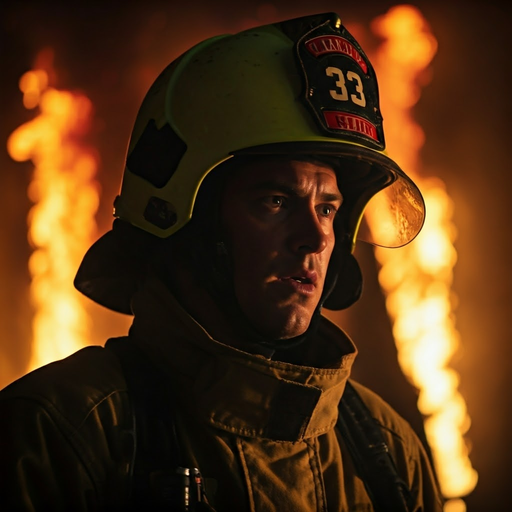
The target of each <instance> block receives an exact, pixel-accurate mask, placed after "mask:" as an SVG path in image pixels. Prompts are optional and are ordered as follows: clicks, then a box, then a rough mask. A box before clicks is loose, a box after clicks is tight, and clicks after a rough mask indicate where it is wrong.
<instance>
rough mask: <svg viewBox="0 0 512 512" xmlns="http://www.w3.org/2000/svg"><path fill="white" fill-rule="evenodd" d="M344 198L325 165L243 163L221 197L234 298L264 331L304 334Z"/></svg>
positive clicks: (320, 287)
mask: <svg viewBox="0 0 512 512" xmlns="http://www.w3.org/2000/svg"><path fill="white" fill-rule="evenodd" d="M341 203H342V196H341V193H340V191H339V189H338V185H337V181H336V174H335V173H334V171H333V169H332V168H331V167H329V166H328V165H326V164H323V163H313V162H309V161H297V160H272V161H265V162H261V161H259V162H254V163H250V164H244V166H243V168H239V169H237V170H236V171H235V173H234V175H233V176H232V177H231V178H230V179H229V181H228V183H227V186H226V189H225V193H224V197H223V203H222V220H223V226H224V230H225V237H226V244H227V246H228V251H229V252H230V254H231V256H232V260H233V266H234V287H235V294H236V298H237V300H238V302H239V304H240V306H241V308H242V311H243V313H244V314H245V315H246V317H247V318H248V319H249V321H250V322H251V324H252V325H253V326H254V327H255V328H256V329H257V330H259V331H260V332H261V333H262V334H265V335H267V336H270V337H272V338H273V339H288V338H292V337H295V336H299V335H301V334H303V333H304V332H305V331H306V330H307V328H308V326H309V324H310V321H311V318H312V315H313V313H314V311H315V309H316V307H317V305H318V302H319V300H320V297H321V295H322V291H323V288H324V283H325V277H326V273H327V267H328V265H329V260H330V258H331V254H332V251H333V248H334V241H335V240H334V228H333V221H334V216H335V214H336V211H337V210H338V209H339V207H340V206H341Z"/></svg>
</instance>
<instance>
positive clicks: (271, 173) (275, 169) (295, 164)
mask: <svg viewBox="0 0 512 512" xmlns="http://www.w3.org/2000/svg"><path fill="white" fill-rule="evenodd" d="M280 185H282V186H286V187H290V188H292V189H294V190H297V192H300V191H304V192H308V191H313V190H314V191H321V192H329V193H338V194H339V189H338V184H337V178H336V173H335V171H334V169H333V168H332V167H331V166H330V165H329V164H328V163H324V162H320V161H316V160H310V159H308V160H298V159H294V158H276V159H262V160H255V161H248V162H244V163H241V164H240V165H237V166H235V167H234V170H233V172H232V174H231V175H230V177H229V178H228V180H227V183H226V189H227V190H229V191H231V192H233V191H235V190H236V191H239V192H242V191H244V190H245V191H250V190H254V189H259V188H261V189H264V188H272V187H273V186H280Z"/></svg>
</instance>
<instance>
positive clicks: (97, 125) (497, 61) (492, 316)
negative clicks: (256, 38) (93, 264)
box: [0, 0, 512, 512]
mask: <svg viewBox="0 0 512 512" xmlns="http://www.w3.org/2000/svg"><path fill="white" fill-rule="evenodd" d="M409 4H410V5H416V6H418V7H419V8H420V10H421V12H422V14H423V15H424V17H425V18H426V19H427V20H428V22H429V24H430V27H431V30H432V32H433V34H434V36H435V38H436V39H437V41H438V44H439V48H438V51H437V54H436V56H435V58H434V60H433V63H432V65H431V69H432V79H431V81H430V83H429V84H428V85H427V86H425V88H424V89H423V91H422V96H421V99H420V101H419V102H418V104H417V105H416V107H415V109H414V115H415V118H416V120H417V121H418V122H419V123H420V124H421V125H422V127H423V129H424V131H425V133H426V141H425V145H424V146H423V149H422V153H421V157H422V165H423V168H424V169H425V170H426V171H425V172H428V173H434V174H435V175H437V176H439V177H440V178H441V179H442V180H443V181H444V182H445V184H446V188H447V191H448V193H449V195H450V196H451V198H452V199H453V201H454V205H455V211H454V223H455V225H456V227H457V232H458V235H457V239H456V249H457V252H458V260H457V265H456V267H455V275H454V284H453V291H454V293H455V295H456V296H457V297H458V307H457V310H456V326H457V329H458V331H459V333H460V337H461V349H460V350H459V351H458V352H457V354H456V356H455V357H454V359H453V361H452V366H453V367H454V368H455V369H456V370H457V371H458V372H459V374H460V378H461V382H460V385H459V390H460V392H461V393H462V395H463V397H464V398H465V400H466V403H467V407H468V412H469V415H470V417H471V419H472V425H471V428H470V430H469V432H468V434H467V440H468V442H469V443H470V444H471V446H472V450H471V454H470V458H471V462H472V465H473V467H474V468H475V469H476V470H477V472H478V473H479V483H478V485H477V487H476V489H475V490H474V491H473V493H472V494H471V495H470V496H468V497H467V498H466V503H467V506H468V510H469V511H470V512H489V511H492V512H494V511H496V512H499V511H503V510H508V508H509V505H508V503H507V501H508V500H507V498H508V494H509V493H508V492H507V491H508V487H507V486H508V485H509V480H510V477H511V476H512V471H511V469H510V458H511V456H512V450H511V446H512V443H511V441H510V435H511V429H512V413H511V412H510V404H511V400H510V391H509V388H510V382H511V381H510V374H511V370H512V358H511V355H512V349H511V346H510V339H511V337H512V335H511V330H510V326H509V324H510V317H511V314H512V311H511V304H512V294H511V278H512V270H511V268H510V261H511V259H510V252H511V248H512V247H511V246H512V241H511V236H510V231H511V230H510V221H511V220H512V219H511V207H510V196H511V184H512V178H511V176H510V173H511V165H510V163H509V151H510V146H511V144H512V141H511V134H510V119H511V117H512V102H511V99H510V89H511V85H510V84H511V78H512V72H511V66H512V58H511V51H512V36H511V32H512V29H511V26H512V16H511V15H512V8H511V7H510V5H509V6H506V5H503V6H501V5H499V4H500V3H498V2H483V1H482V2H460V1H457V2H443V1H436V0H432V1H420V2H409ZM392 5H396V3H394V2H384V1H381V2H378V1H371V2H354V3H352V4H349V3H345V2H335V1H322V0H318V1H316V2H314V3H312V2H311V1H307V2H306V1H303V0H295V1H293V2H292V1H286V2H285V1H282V2H269V3H264V2H257V1H246V2H240V5H238V4H231V3H230V2H227V1H218V2H211V3H209V2H206V1H204V2H197V1H196V2H193V1H191V2H184V3H183V4H182V5H181V4H180V5H179V6H178V5H176V4H175V3H174V2H156V1H151V0H148V1H145V2H131V3H130V2H122V3H120V2H105V3H99V2H98V3H96V2H88V3H80V2H74V3H67V4H66V3H56V2H16V3H14V2H2V5H1V7H0V31H1V34H0V35H1V40H0V44H1V46H0V58H1V67H0V73H1V80H0V87H1V91H0V116H1V117H0V214H1V224H0V247H1V249H0V279H1V280H0V387H1V386H3V385H6V384H7V383H9V382H10V381H12V380H13V379H15V378H17V377H19V376H20V375H22V374H23V373H24V372H25V371H26V364H27V361H28V358H29V355H30V339H31V338H30V337H31V328H30V319H31V314H32V310H31V306H30V303H29V300H28V287H29V283H30V277H29V274H28V270H27V260H28V257H29V255H30V252H31V248H30V246H29V244H28V242H27V236H26V231H27V221H26V218H27V213H28V210H29V209H30V206H31V203H30V201H29V199H28V198H27V195H26V189H27V186H28V184H29V182H30V179H31V172H32V164H31V163H30V162H24V163H16V162H13V161H12V159H10V157H9V156H8V155H7V151H6V146H5V141H6V140H7V138H8V136H9V134H10V133H11V132H12V131H13V130H14V129H15V128H16V127H18V126H19V125H20V124H22V123H23V122H25V121H28V120H29V119H32V118H33V117H34V112H33V111H27V110H25V109H24V108H23V106H22V103H21V94H20V92H19V89H18V80H19V78H20V76H21V75H22V74H23V73H24V72H25V71H28V70H29V69H31V67H32V64H33V62H34V59H35V57H36V55H37V54H38V52H39V51H40V50H41V49H43V48H45V47H51V48H53V49H54V51H55V62H54V67H55V70H56V76H57V77H58V78H57V83H55V84H54V85H56V86H57V87H59V88H63V89H71V90H79V91H83V92H84V93H85V94H86V95H87V96H88V97H89V98H90V99H91V100H92V102H93V104H94V108H95V116H94V123H93V126H92V131H91V133H90V135H89V139H88V141H87V142H88V143H89V144H91V146H92V147H94V148H96V151H97V154H98V159H99V163H100V167H99V171H98V176H97V179H98V180H99V182H100V183H101V187H102V189H101V190H102V192H101V193H102V195H101V201H102V202H101V206H100V211H99V212H98V216H97V221H98V225H99V233H98V234H101V233H102V232H104V231H106V230H107V229H109V227H110V225H111V220H112V219H111V211H112V209H111V207H112V200H113V198H114V196H115V195H116V193H117V190H118V186H119V183H120V179H121V175H122V169H123V159H124V154H125V149H126V144H127V139H128V137H129V135H130V131H131V127H132V123H133V120H134V117H135V115H136V111H137V109H138V106H139V104H140V101H141V100H142V97H143V95H144V93H145V91H146V89H147V87H148V86H149V85H150V83H151V81H152V80H153V79H154V78H155V76H156V74H157V73H158V72H159V71H160V70H161V69H162V68H163V67H164V66H165V65H166V64H167V63H168V62H170V61H171V60H172V59H173V58H174V57H176V56H177V55H179V54H180V53H182V52H183V51H184V50H186V49H187V48H188V47H190V46H191V45H192V44H194V43H195V42H198V41H199V40H201V39H204V38H206V37H209V36H213V35H217V34H219V33H225V32H234V31H237V30H240V29H243V28H246V27H247V26H249V25H251V24H252V25H254V24H261V23H267V22H273V21H277V20H279V19H284V18H289V17H294V16H300V15H305V14H311V13H313V12H321V11H335V12H338V13H339V14H340V15H341V17H342V19H343V20H344V21H345V23H359V24H361V25H362V26H368V25H369V23H370V21H371V20H372V19H374V18H375V17H376V16H378V15H380V14H384V13H385V12H386V11H387V10H388V8H389V7H391V6H392ZM357 254H358V258H359V259H360V262H361V264H362V266H363V268H364V272H365V278H366V281H365V292H364V295H363V298H362V299H361V301H360V302H359V303H358V304H356V305H355V306H354V307H353V308H352V309H351V310H350V311H349V312H346V313H343V314H342V315H339V316H338V317H336V320H337V321H338V322H339V323H340V324H341V325H343V326H344V327H345V328H346V329H347V330H348V332H349V333H350V334H351V336H352V337H353V338H354V339H355V341H356V343H357V345H358V347H359V349H360V357H359V359H358V362H357V364H356V368H355V376H356V377H357V378H358V379H359V380H360V381H362V382H363V383H366V384H368V385H369V386H370V387H372V388H374V389H377V390H378V391H379V392H380V393H381V394H382V395H383V396H384V397H385V398H386V399H387V400H388V401H389V402H391V403H392V405H394V406H395V407H396V408H397V409H398V410H399V412H401V413H402V414H403V415H404V416H405V417H406V418H407V419H408V420H409V421H410V422H411V423H412V424H413V426H414V427H415V429H416V430H417V431H418V433H419V434H420V435H422V427H421V418H419V414H418V413H417V411H416V410H415V406H414V403H415V391H414V390H413V389H412V387H411V386H410V385H409V384H408V383H407V381H406V380H405V378H404V377H403V376H402V375H401V373H400V371H399V369H398V365H397V363H396V357H395V356H396V354H395V348H394V343H393V338H392V335H391V329H390V321H389V319H388V317H387V314H386V311H385V306H384V298H383V295H382V292H381V290H380V287H379V285H378V283H377V279H376V276H377V264H376V263H375V260H374V258H373V252H372V250H371V248H369V247H365V246H364V245H362V246H360V247H358V250H357ZM90 307H91V314H92V315H93V317H94V318H95V322H96V324H95V327H94V330H93V336H92V340H91V341H92V342H93V343H103V341H104V339H105V338H106V337H107V336H110V335H116V334H121V333H122V331H123V330H124V329H125V327H126V326H127V319H126V318H125V317H121V316H120V315H115V314H113V313H109V312H106V311H104V310H102V309H101V308H96V307H95V306H94V305H91V306H90ZM2 421H5V419H2Z"/></svg>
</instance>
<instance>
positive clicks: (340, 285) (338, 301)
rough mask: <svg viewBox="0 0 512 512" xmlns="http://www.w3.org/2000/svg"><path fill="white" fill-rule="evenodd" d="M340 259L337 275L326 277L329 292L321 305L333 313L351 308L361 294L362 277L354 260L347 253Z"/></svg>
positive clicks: (351, 255)
mask: <svg viewBox="0 0 512 512" xmlns="http://www.w3.org/2000/svg"><path fill="white" fill-rule="evenodd" d="M342 258H343V259H342V263H341V265H339V266H338V268H337V273H336V274H335V275H334V276H333V277H330V276H328V277H329V280H328V281H329V283H330V292H329V293H328V295H327V297H326V299H325V301H324V304H323V305H324V307H325V308H327V309H331V310H334V311H337V310H340V309H346V308H348V307H349V306H352V304H354V303H355V302H357V300H359V298H360V297H361V294H362V292H363V275H362V273H361V267H360V266H359V263H358V262H357V260H356V258H355V257H354V255H353V254H350V253H349V252H346V253H345V254H343V257H342ZM331 279H332V281H331Z"/></svg>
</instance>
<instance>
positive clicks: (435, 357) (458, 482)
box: [368, 5, 478, 512]
mask: <svg viewBox="0 0 512 512" xmlns="http://www.w3.org/2000/svg"><path fill="white" fill-rule="evenodd" d="M372 29H373V31H374V32H375V33H376V34H378V35H379V36H381V37H382V38H383V42H382V44H381V45H380V47H379V49H378V50H377V54H376V55H375V56H374V58H373V61H374V64H375V68H376V72H377V76H379V86H380V89H381V91H382V100H383V102H382V111H383V112H384V117H385V119H386V121H385V122H386V123H387V124H386V135H387V143H388V144H387V146H388V151H389V152H390V154H391V155H393V158H394V159H395V160H396V161H397V162H398V163H399V165H400V166H401V167H402V168H404V169H406V171H407V172H408V174H409V175H411V177H412V178H413V179H414V180H415V181H416V183H417V184H418V186H419V188H420V189H421V190H422V192H423V195H424V198H425V203H426V209H427V218H426V222H425V226H424V228H423V231H422V232H421V233H420V235H419V236H418V238H417V239H416V240H415V241H414V242H413V243H412V244H410V245H409V246H407V247H404V248H402V249H400V250H398V251H393V250H390V249H382V248H376V252H375V254H376V258H377V260H378V261H379V264H380V267H381V269H380V272H379V282H380V284H381V286H382V288H383V290H384V291H385V293H386V296H387V298H386V307H387V309H388V313H389V315H390V317H391V319H392V322H393V335H394V338H395V341H396V345H397V349H398V358H399V363H400V366H401V368H402V370H403V372H404V373H405V375H406V376H407V377H408V378H409V380H410V381H411V382H412V384H413V385H414V386H416V387H417V389H418V390H419V399H418V408H419V409H420V411H421V412H422V414H423V415H424V416H425V433H426V436H427V440H428V442H429V446H430V447H431V450H432V457H433V460H434V465H435V467H436V473H437V475H438V478H439V484H440V487H441V491H442V493H443V495H444V496H445V497H446V498H460V497H462V496H466V495H467V494H468V493H469V492H471V491H472V490H473V489H474V487H475V486H476V483H477V479H478V475H477V473H476V471H475V470H474V469H473V468H472V466H471V463H470V461H469V458H468V448H467V446H466V443H465V441H464V434H465V433H466V432H467V431H468V429H469V426H470V418H469V416H468V414H467V410H466V405H465V402H464V399H463V398H462V396H461V395H460V393H459V392H458V391H457V387H458V384H459V375H458V374H457V373H456V372H455V371H454V370H453V369H451V368H450V367H449V366H448V365H449V363H450V359H451V357H452V356H453V355H454V353H455V352H456V351H457V349H458V348H459V344H460V340H459V335H458V332H457V330H456V328H455V320H454V313H453V305H454V302H455V297H454V294H453V292H452V290H451V284H452V277H453V267H454V265H455V263H456V260H457V254H456V251H455V248H454V245H453V243H454V240H455V237H456V229H455V226H454V225H453V222H452V213H453V203H452V201H451V199H450V197H449V196H448V194H447V192H446V188H445V185H444V183H443V182H442V181H441V180H440V179H438V178H422V177H421V176H420V175H419V174H418V168H419V163H418V160H419V150H420V148H421V146H422V145H423V142H424V138H425V137H424V133H423V131H422V129H421V127H420V126H418V124H417V123H415V121H414V120H413V119H412V116H411V108H412V107H413V106H414V104H415V103H416V102H417V100H418V98H419V96H420V86H419V85H418V82H419V79H420V78H421V77H422V76H425V75H424V74H425V72H426V71H427V67H428V64H429V63H430V62H431V60H432V58H433V56H434V55H435V53H436V50H437V42H436V40H435V38H434V37H433V35H432V34H431V33H430V31H429V28H428V26H427V23H426V21H425V20H424V18H423V17H422V15H421V13H420V12H419V10H418V9H416V8H415V7H412V6H409V5H399V6H395V7H393V8H391V9H390V10H389V11H388V13H387V14H385V15H383V16H381V17H379V18H376V19H375V20H374V21H373V23H372ZM376 221H377V219H375V218H373V219H372V218H371V216H370V217H369V218H368V222H369V226H370V229H371V228H372V224H376ZM448 510H450V511H459V512H463V511H464V510H465V503H464V502H463V501H462V500H460V499H449V500H448V501H447V504H446V506H445V511H448Z"/></svg>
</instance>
